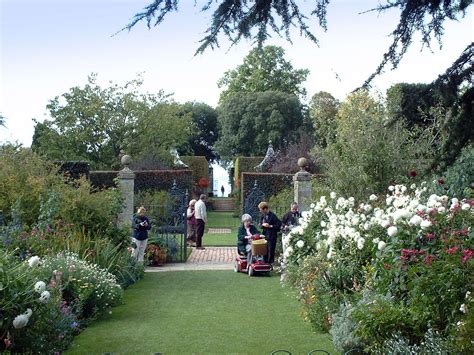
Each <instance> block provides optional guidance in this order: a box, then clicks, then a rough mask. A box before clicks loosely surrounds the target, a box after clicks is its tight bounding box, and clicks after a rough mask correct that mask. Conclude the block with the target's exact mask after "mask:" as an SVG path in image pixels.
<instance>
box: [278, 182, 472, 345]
mask: <svg viewBox="0 0 474 355" xmlns="http://www.w3.org/2000/svg"><path fill="white" fill-rule="evenodd" d="M473 215H474V202H473V201H472V200H469V199H460V198H459V199H457V198H448V196H445V195H437V194H430V193H429V191H428V185H427V184H425V183H421V185H419V186H417V185H415V184H412V185H411V186H410V187H407V186H404V185H392V186H390V187H389V188H388V191H387V195H386V196H376V195H374V194H373V195H370V197H368V199H367V202H363V203H355V201H354V199H353V198H344V197H342V196H337V195H336V193H331V194H330V197H324V196H323V197H321V198H320V200H319V201H317V202H315V203H314V204H312V205H311V209H310V210H309V211H307V212H305V213H303V215H302V218H301V219H300V223H299V226H297V227H295V228H293V229H292V230H291V232H290V233H289V234H288V235H286V236H284V237H283V246H284V254H283V260H282V266H283V270H284V274H283V275H282V281H284V282H287V283H290V284H291V285H293V286H294V287H295V288H296V289H297V291H298V294H299V299H300V301H301V302H302V303H303V309H304V314H305V317H306V318H307V319H308V320H309V321H311V323H312V324H313V326H315V327H316V328H317V329H322V330H327V331H331V334H332V335H333V338H334V340H335V344H341V341H340V340H341V339H337V337H338V336H339V337H340V335H339V334H340V332H339V331H338V329H343V328H344V326H345V328H344V329H346V330H347V324H349V323H347V324H345V325H342V324H341V323H340V322H341V321H340V320H341V319H345V321H346V322H350V324H351V327H352V328H351V329H352V337H351V339H358V341H359V347H360V348H365V350H367V351H375V352H377V351H380V349H383V344H384V342H387V341H389V340H390V339H391V337H393V336H395V334H398V335H399V336H401V337H405V338H406V339H407V341H408V342H409V343H414V344H416V343H421V342H422V341H423V339H424V337H425V335H426V334H438V335H439V337H440V338H443V339H444V340H446V342H450V344H451V345H450V346H451V348H452V349H454V345H452V343H456V347H457V349H458V350H459V351H465V350H466V349H465V346H468V345H466V344H468V343H469V342H468V341H467V340H466V339H465V338H463V334H465V333H466V332H467V330H466V329H465V327H468V326H469V324H470V325H471V326H472V312H471V311H470V309H471V308H472V307H469V306H466V304H467V303H466V300H465V299H464V295H465V294H466V292H472V290H471V288H472V284H473V283H472V276H473V256H474V245H473V234H474V231H473V229H472V226H473ZM463 304H464V305H465V306H464V307H462V309H463V310H467V311H466V312H461V311H459V309H460V307H461V305H463ZM347 307H350V309H351V311H350V312H349V313H348V312H347V309H348V308H347ZM342 311H343V313H344V315H346V314H350V319H348V317H341V316H340V315H338V314H340V312H342ZM381 312H382V313H381ZM334 319H337V320H338V321H337V322H336V323H337V324H334ZM463 319H464V320H463ZM469 319H470V320H469ZM463 327H464V328H463ZM463 332H464V333H463ZM467 333H468V332H467ZM467 333H466V334H467ZM398 335H397V336H398ZM465 337H466V336H465ZM351 344H352V346H353V343H351ZM463 344H464V345H463ZM339 350H341V351H344V350H345V351H347V350H349V349H344V348H343V347H341V348H340V349H339Z"/></svg>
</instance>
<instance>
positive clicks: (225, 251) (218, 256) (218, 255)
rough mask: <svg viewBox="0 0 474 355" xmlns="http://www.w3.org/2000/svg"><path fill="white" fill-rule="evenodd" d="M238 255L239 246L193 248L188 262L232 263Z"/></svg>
mask: <svg viewBox="0 0 474 355" xmlns="http://www.w3.org/2000/svg"><path fill="white" fill-rule="evenodd" d="M236 255H237V247H206V249H205V250H198V249H196V248H193V252H192V253H191V256H190V257H189V259H188V261H187V262H188V263H191V264H193V263H194V264H202V263H231V262H233V261H234V260H235V257H236Z"/></svg>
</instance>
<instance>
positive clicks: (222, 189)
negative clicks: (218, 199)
mask: <svg viewBox="0 0 474 355" xmlns="http://www.w3.org/2000/svg"><path fill="white" fill-rule="evenodd" d="M224 191H225V188H224V185H222V186H221V193H222V197H224Z"/></svg>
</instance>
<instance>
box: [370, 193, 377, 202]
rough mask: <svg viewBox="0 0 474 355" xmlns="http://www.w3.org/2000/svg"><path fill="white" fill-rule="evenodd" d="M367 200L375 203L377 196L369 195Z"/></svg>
mask: <svg viewBox="0 0 474 355" xmlns="http://www.w3.org/2000/svg"><path fill="white" fill-rule="evenodd" d="M369 200H370V201H377V195H374V194H372V195H370V196H369Z"/></svg>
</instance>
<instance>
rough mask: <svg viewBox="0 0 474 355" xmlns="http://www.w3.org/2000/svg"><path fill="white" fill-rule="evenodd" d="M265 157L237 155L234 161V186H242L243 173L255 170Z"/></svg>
mask: <svg viewBox="0 0 474 355" xmlns="http://www.w3.org/2000/svg"><path fill="white" fill-rule="evenodd" d="M263 158H264V157H237V158H236V159H235V161H234V186H235V187H240V179H241V175H242V173H247V172H255V167H256V166H257V165H258V164H260V163H261V162H262V160H263Z"/></svg>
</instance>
